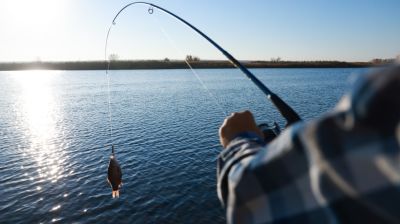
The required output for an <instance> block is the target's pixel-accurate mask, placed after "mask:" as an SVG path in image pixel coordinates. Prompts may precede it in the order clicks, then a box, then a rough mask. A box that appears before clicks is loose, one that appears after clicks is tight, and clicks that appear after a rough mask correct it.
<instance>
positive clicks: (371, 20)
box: [0, 0, 400, 61]
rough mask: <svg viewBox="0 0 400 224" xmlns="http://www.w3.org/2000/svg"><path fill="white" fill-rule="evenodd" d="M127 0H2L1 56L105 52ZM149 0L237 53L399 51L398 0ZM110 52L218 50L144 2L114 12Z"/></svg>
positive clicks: (202, 53) (335, 55) (365, 54)
mask: <svg viewBox="0 0 400 224" xmlns="http://www.w3.org/2000/svg"><path fill="white" fill-rule="evenodd" d="M129 2H131V1H123V0H109V1H106V0H101V1H100V0H2V1H1V2H0V28H1V35H0V61H21V60H24V61H26V60H36V59H39V58H40V59H41V60H101V59H104V41H105V36H106V31H107V28H108V26H109V25H110V23H111V20H112V18H113V17H114V15H115V13H116V12H117V11H118V10H119V9H120V8H121V7H123V6H124V5H125V4H127V3H129ZM151 2H153V3H155V4H159V5H160V6H163V7H165V8H167V9H168V10H170V11H172V12H175V13H176V14H178V15H180V16H181V17H183V18H185V19H186V20H188V21H189V22H191V23H192V24H193V25H195V26H197V27H198V28H199V29H200V30H202V31H203V32H205V33H206V34H208V35H209V36H210V37H211V38H213V39H215V40H216V41H217V42H218V43H219V44H220V45H221V46H223V47H224V48H226V49H227V50H228V51H229V52H231V53H232V54H233V55H234V56H236V57H237V58H239V59H259V60H269V59H271V58H273V57H274V58H275V57H281V58H282V59H284V60H345V61H369V60H371V59H373V58H393V57H395V56H396V55H399V54H400V13H399V12H400V1H398V0H381V1H378V0H363V1H361V0H359V1H349V0H335V1H328V0H296V1H295V0H291V1H289V0H253V1H244V0H242V1H239V0H202V1H187V0H186V1H184V0H164V1H162V0H158V1H156V0H155V1H151ZM160 27H161V29H164V30H165V32H166V33H167V35H168V36H169V38H170V40H171V41H172V42H173V44H172V45H171V44H170V42H169V41H168V38H166V37H165V36H164V35H163V32H162V31H161V29H160ZM174 45H175V46H174ZM177 49H178V50H177ZM109 52H110V53H116V54H118V55H119V56H120V58H121V59H140V58H144V59H148V58H164V57H169V58H172V59H174V58H176V59H180V58H182V57H183V56H184V55H185V54H194V55H197V56H199V57H200V58H210V59H221V58H222V57H221V55H220V54H219V53H218V52H217V51H216V50H215V49H213V48H212V47H210V46H209V45H208V44H207V43H206V42H205V41H204V40H202V39H201V38H199V37H198V36H197V35H196V34H194V33H193V32H192V31H190V30H189V29H187V28H185V27H184V26H183V25H182V24H179V23H177V22H176V21H174V20H173V19H171V18H170V17H168V16H166V15H164V14H162V13H160V12H155V13H154V14H153V15H149V14H148V13H147V7H144V6H137V7H136V6H134V7H132V8H131V9H129V10H127V11H125V13H124V14H123V15H122V16H121V17H120V18H119V20H118V23H117V25H116V26H115V27H114V28H113V30H112V36H111V39H110V47H109Z"/></svg>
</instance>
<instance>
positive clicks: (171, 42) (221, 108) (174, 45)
mask: <svg viewBox="0 0 400 224" xmlns="http://www.w3.org/2000/svg"><path fill="white" fill-rule="evenodd" d="M150 9H152V8H149V10H150ZM149 13H150V11H149ZM150 14H153V9H152V10H151V13H150ZM152 18H153V20H154V22H155V23H156V24H157V25H158V27H159V28H160V30H161V33H162V34H163V35H164V37H165V39H167V40H168V42H169V44H171V46H173V47H174V48H175V50H176V51H177V52H179V54H180V55H184V53H183V51H182V50H181V49H180V48H179V47H178V45H177V44H176V42H175V41H174V40H173V39H172V38H171V36H170V35H169V34H168V32H167V31H166V30H165V29H164V27H162V26H161V23H160V21H159V20H158V18H157V16H152ZM184 61H185V63H186V65H187V66H188V67H189V69H190V71H191V72H192V74H193V75H194V76H195V77H196V79H197V80H198V81H199V82H200V84H201V86H202V87H203V89H204V91H205V92H206V93H207V94H208V95H209V96H210V97H211V99H213V101H214V103H215V105H217V107H218V108H219V110H220V111H221V113H222V114H223V116H224V117H226V116H228V111H227V110H226V108H225V107H224V106H223V105H222V104H221V103H220V102H219V101H218V98H217V97H216V96H215V95H214V94H213V93H212V92H211V91H210V90H209V89H208V88H207V86H206V85H205V83H204V82H203V80H202V79H201V78H200V76H199V74H198V73H197V72H196V70H194V69H193V66H192V65H191V64H190V63H189V61H188V60H187V59H186V58H185V60H184Z"/></svg>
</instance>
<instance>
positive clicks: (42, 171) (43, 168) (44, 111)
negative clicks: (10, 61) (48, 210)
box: [13, 70, 65, 190]
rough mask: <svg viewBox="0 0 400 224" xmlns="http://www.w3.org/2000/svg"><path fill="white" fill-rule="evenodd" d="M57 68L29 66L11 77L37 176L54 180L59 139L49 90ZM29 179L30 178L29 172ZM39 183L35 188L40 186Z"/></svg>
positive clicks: (59, 169) (57, 171)
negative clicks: (45, 69)
mask: <svg viewBox="0 0 400 224" xmlns="http://www.w3.org/2000/svg"><path fill="white" fill-rule="evenodd" d="M58 73H60V72H58V71H42V70H31V71H21V72H17V73H16V74H15V75H14V76H13V77H15V80H16V81H17V83H18V85H19V86H20V90H21V93H20V97H21V99H20V100H19V105H18V106H19V107H20V111H21V112H22V114H21V115H22V116H21V117H22V118H23V119H22V121H21V122H23V124H22V126H24V127H25V130H26V134H25V136H26V139H27V141H28V142H29V143H30V149H29V150H28V152H27V153H29V154H30V155H31V156H32V157H33V158H34V160H36V162H37V170H36V171H37V174H36V175H38V177H39V178H41V179H45V180H48V181H51V182H56V181H57V180H58V179H59V178H60V176H61V173H62V171H63V167H62V161H63V159H65V158H63V155H62V152H61V153H60V151H59V148H58V147H56V146H55V145H54V144H55V141H57V140H59V137H60V136H59V133H58V130H59V128H58V127H57V121H58V120H60V117H61V113H60V112H59V110H58V107H57V104H56V101H55V99H54V93H53V88H54V87H53V86H52V85H53V82H54V78H55V77H57V74H58ZM31 178H32V179H31V180H33V179H34V178H33V177H32V175H31ZM41 189H42V188H41V187H40V186H39V187H37V190H41Z"/></svg>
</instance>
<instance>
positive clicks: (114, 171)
mask: <svg viewBox="0 0 400 224" xmlns="http://www.w3.org/2000/svg"><path fill="white" fill-rule="evenodd" d="M107 181H108V183H109V184H110V186H111V188H112V197H113V198H115V197H119V189H120V188H121V185H122V172H121V167H120V166H119V163H118V161H117V159H116V158H115V154H114V145H113V146H112V154H111V156H110V162H109V164H108V176H107Z"/></svg>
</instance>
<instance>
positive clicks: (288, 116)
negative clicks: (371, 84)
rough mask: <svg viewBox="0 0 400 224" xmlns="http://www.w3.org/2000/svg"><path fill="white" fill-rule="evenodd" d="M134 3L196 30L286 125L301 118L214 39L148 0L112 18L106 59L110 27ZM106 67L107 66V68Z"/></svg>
mask: <svg viewBox="0 0 400 224" xmlns="http://www.w3.org/2000/svg"><path fill="white" fill-rule="evenodd" d="M134 4H144V5H148V6H150V7H151V8H149V10H148V11H149V13H150V14H152V13H153V8H157V9H159V10H161V11H162V12H164V13H166V14H168V15H170V16H172V17H174V18H175V19H177V20H179V21H181V22H182V23H184V24H185V25H187V26H188V27H190V28H191V29H193V30H194V31H196V32H197V33H198V34H199V35H200V36H202V37H203V38H205V39H206V40H207V41H208V42H209V43H211V44H212V45H213V46H214V47H215V48H217V49H218V50H219V51H220V52H221V53H222V54H223V55H225V57H227V58H228V60H229V61H230V62H231V63H232V64H233V65H234V66H236V67H237V68H239V69H240V70H241V71H242V72H243V73H244V74H245V75H246V76H247V78H249V79H250V80H251V81H252V82H253V83H254V84H255V85H256V86H257V87H258V88H259V89H260V90H261V91H262V92H263V93H264V94H265V95H266V96H267V98H268V99H269V100H270V101H271V102H272V104H273V105H274V106H275V107H276V108H277V109H278V111H279V112H280V114H281V115H282V116H283V117H284V118H285V120H286V122H287V124H286V126H289V125H291V124H293V123H295V122H297V121H300V120H301V118H300V116H299V115H298V114H297V113H296V112H295V111H294V110H293V109H292V108H291V107H290V106H289V105H288V104H287V103H285V102H284V101H283V100H282V99H281V98H280V97H279V96H278V95H276V94H275V93H273V92H272V91H271V90H270V89H269V88H267V87H266V86H265V85H264V84H263V83H262V82H261V81H260V80H259V79H258V78H257V77H256V76H255V75H253V73H251V72H250V71H249V70H248V69H247V68H246V67H245V66H244V65H243V64H242V63H240V62H239V61H238V60H237V59H236V58H234V57H233V56H232V55H231V54H230V53H228V52H227V51H226V50H225V49H224V48H222V47H221V46H220V45H218V44H217V43H216V42H215V41H214V40H212V39H211V38H210V37H208V36H207V35H205V34H204V33H203V32H201V31H200V30H199V29H197V28H196V27H195V26H193V25H192V24H190V23H189V22H187V21H186V20H184V19H182V18H181V17H179V16H177V15H176V14H174V13H172V12H170V11H168V10H166V9H164V8H162V7H160V6H158V5H155V4H152V3H149V2H142V1H138V2H132V3H129V4H127V5H125V6H124V7H123V8H122V9H121V10H120V11H119V12H118V13H117V14H116V15H115V17H114V19H113V20H112V24H111V25H110V27H109V29H108V33H107V39H106V49H105V51H106V53H105V54H106V57H105V58H106V59H107V42H108V37H109V34H110V30H111V27H112V26H113V25H115V24H116V22H115V21H116V19H117V18H118V16H119V15H120V14H121V13H122V11H124V10H125V9H126V8H128V7H129V6H131V5H134ZM108 66H109V64H108ZM107 69H108V68H107Z"/></svg>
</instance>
